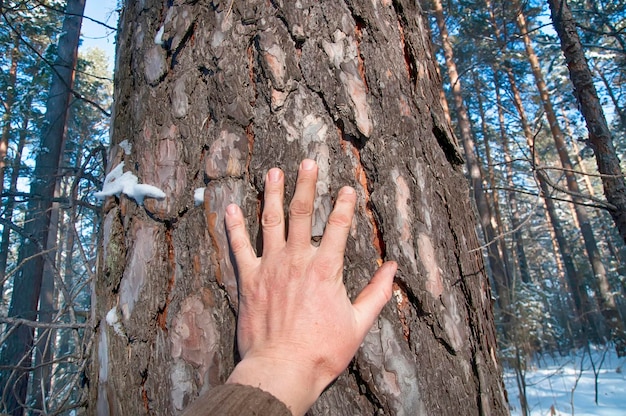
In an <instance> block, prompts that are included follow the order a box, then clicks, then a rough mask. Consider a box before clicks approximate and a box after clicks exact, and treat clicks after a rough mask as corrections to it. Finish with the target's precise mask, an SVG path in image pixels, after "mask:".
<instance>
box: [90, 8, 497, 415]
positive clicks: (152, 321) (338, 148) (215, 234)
mask: <svg viewBox="0 0 626 416" xmlns="http://www.w3.org/2000/svg"><path fill="white" fill-rule="evenodd" d="M425 25H426V22H425V21H424V20H423V18H422V16H421V11H420V9H419V6H417V5H416V3H415V2H413V1H408V0H398V1H394V2H391V1H388V0H385V1H379V2H371V1H369V0H367V1H366V0H353V1H322V2H318V1H299V2H282V1H274V2H271V3H266V2H265V1H261V0H250V1H246V2H243V1H237V0H235V1H234V2H233V1H230V0H224V1H222V2H218V1H214V2H213V3H212V4H211V5H210V6H209V5H207V4H206V3H204V2H195V3H174V5H171V3H170V2H160V1H154V0H146V1H143V2H134V1H128V2H127V3H126V5H125V7H124V8H123V9H122V15H121V20H120V26H119V27H120V31H119V34H118V46H119V50H118V58H117V65H116V67H117V69H116V71H117V72H116V85H115V103H116V104H115V109H114V122H113V132H112V148H111V157H110V159H109V160H110V161H111V166H110V168H109V170H110V169H111V168H113V167H115V166H117V165H118V163H120V162H121V161H123V162H124V170H126V171H129V170H130V171H131V172H132V173H133V174H135V175H137V176H138V178H139V181H140V182H141V183H145V184H150V185H153V186H157V187H159V188H160V189H162V190H163V191H164V192H165V194H166V198H165V199H164V200H162V201H157V200H154V199H151V198H146V200H145V201H144V205H143V206H141V205H137V203H136V202H135V200H133V199H130V198H128V197H126V196H121V197H120V198H109V199H108V200H107V201H106V202H105V207H104V212H105V213H104V215H105V217H104V224H103V237H104V238H103V250H102V251H101V253H102V258H101V260H100V270H99V275H98V279H97V283H96V287H95V293H96V296H95V297H94V302H95V304H94V306H95V319H96V322H99V326H98V331H97V335H96V336H97V346H96V347H95V348H94V355H93V363H94V365H93V368H92V372H91V381H90V384H91V385H92V386H93V388H92V389H91V392H92V397H91V400H90V403H93V404H94V405H93V407H92V408H90V409H89V413H91V414H98V415H113V414H128V415H146V414H159V415H168V414H176V413H178V412H179V411H180V410H181V409H182V408H184V407H185V405H187V404H188V403H190V402H191V401H192V400H194V399H195V397H196V396H197V395H198V393H199V392H200V391H204V390H207V389H211V388H212V386H215V385H218V384H220V383H223V382H224V381H225V379H226V378H227V376H228V375H229V373H230V372H231V370H232V369H233V366H234V365H235V362H236V357H235V354H234V351H235V345H234V342H235V316H236V309H237V291H236V279H235V273H234V270H233V265H232V262H231V260H230V254H229V249H228V244H227V240H226V235H225V230H224V225H223V211H224V209H225V207H226V205H227V204H228V203H230V202H236V203H238V204H240V205H241V206H242V208H243V209H244V212H247V213H249V217H248V227H249V230H250V231H251V233H252V236H253V240H254V239H256V241H259V239H260V234H259V212H260V208H261V206H260V204H261V202H260V196H261V194H262V191H263V177H264V175H265V173H266V172H267V170H268V169H269V168H270V167H272V166H280V167H281V168H283V169H284V170H285V172H286V178H287V185H286V194H287V198H291V196H292V193H293V188H294V185H295V179H296V177H295V173H296V168H297V166H298V164H299V162H300V160H301V159H303V158H305V157H312V158H314V159H316V160H317V162H318V164H319V167H320V169H319V172H320V175H319V183H318V186H317V196H316V202H315V215H314V218H315V219H314V224H313V234H314V236H315V237H316V238H317V237H319V236H321V235H322V232H323V227H324V223H325V220H326V219H327V217H328V214H329V213H330V210H331V208H332V204H333V198H334V196H335V194H336V192H337V190H338V189H339V188H340V187H341V186H343V185H352V186H353V187H355V189H356V190H357V193H358V195H359V201H358V203H357V209H356V214H355V223H354V229H353V232H352V233H351V238H350V240H349V242H348V249H347V252H346V263H345V281H346V287H347V289H348V292H349V293H350V294H352V295H354V294H355V293H357V291H358V290H359V289H360V288H362V287H363V285H365V284H366V282H367V280H368V279H369V276H370V275H371V274H372V272H373V271H374V270H375V269H376V267H377V266H378V264H379V263H380V261H382V260H386V259H395V260H397V261H398V262H399V264H400V271H399V272H398V275H397V277H396V281H395V286H394V293H395V296H394V300H392V301H391V302H390V303H389V304H388V305H387V306H386V307H385V308H384V310H383V312H382V314H381V316H380V318H379V320H378V321H377V323H376V324H375V325H374V327H373V328H372V330H371V332H370V333H369V334H368V336H367V337H366V339H365V341H364V343H363V345H362V348H361V349H360V350H359V352H358V353H357V356H356V358H355V360H354V361H353V362H352V364H351V365H350V367H349V369H348V370H347V371H346V372H344V373H343V374H342V375H341V376H340V377H339V378H338V380H337V381H336V382H335V383H333V385H332V386H331V387H329V388H328V389H327V390H326V391H325V392H324V394H323V395H322V397H321V398H320V399H319V400H318V401H317V402H316V404H315V405H314V406H313V408H312V409H311V410H310V411H309V414H310V415H328V414H333V415H344V414H345V415H348V414H349V415H353V414H359V415H373V414H389V415H416V414H438V415H457V414H458V412H459V409H461V408H462V409H463V412H464V414H467V415H479V414H484V415H504V414H508V408H507V404H506V399H505V397H504V395H503V386H502V378H501V375H500V369H499V368H498V367H499V366H498V363H497V361H496V339H495V330H494V326H493V315H492V310H491V308H492V307H491V297H490V296H491V294H490V290H489V285H488V281H487V278H486V276H485V272H484V264H483V261H482V256H481V253H480V250H476V248H477V247H478V246H479V242H478V240H477V237H476V232H475V227H474V222H473V220H474V218H473V215H472V209H471V205H470V202H469V199H468V197H467V195H468V188H467V183H466V180H465V178H464V176H463V173H462V170H461V166H460V164H462V158H461V156H460V155H459V152H458V150H457V147H456V143H455V142H454V137H453V134H452V130H451V128H450V126H449V124H448V123H446V122H445V116H444V114H443V111H442V108H441V106H440V105H439V88H440V79H439V77H438V76H437V72H436V69H435V62H434V59H433V56H432V53H431V50H430V39H429V38H428V37H427V36H426V29H425ZM155 40H156V43H155ZM123 140H128V141H129V142H130V143H131V144H132V149H130V151H129V152H128V153H127V152H126V151H125V150H124V149H123V147H122V146H120V143H121V142H122V141H123ZM202 187H204V188H205V190H204V203H203V204H202V205H201V206H194V199H193V195H194V189H196V188H202ZM259 244H260V243H259ZM259 248H260V247H259ZM105 316H106V317H108V319H105Z"/></svg>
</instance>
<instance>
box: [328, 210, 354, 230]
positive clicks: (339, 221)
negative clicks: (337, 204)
mask: <svg viewBox="0 0 626 416" xmlns="http://www.w3.org/2000/svg"><path fill="white" fill-rule="evenodd" d="M328 225H332V226H335V227H341V228H350V226H351V225H352V216H349V215H345V214H340V213H338V212H333V213H331V214H330V217H329V218H328Z"/></svg>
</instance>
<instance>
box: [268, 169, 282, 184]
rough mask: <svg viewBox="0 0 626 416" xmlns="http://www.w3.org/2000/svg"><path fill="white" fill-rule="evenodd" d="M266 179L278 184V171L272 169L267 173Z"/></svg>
mask: <svg viewBox="0 0 626 416" xmlns="http://www.w3.org/2000/svg"><path fill="white" fill-rule="evenodd" d="M267 177H268V179H269V181H270V182H278V181H280V169H278V168H272V169H270V170H269V172H267Z"/></svg>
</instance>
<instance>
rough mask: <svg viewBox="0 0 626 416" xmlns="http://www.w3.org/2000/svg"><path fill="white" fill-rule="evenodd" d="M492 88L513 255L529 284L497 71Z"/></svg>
mask: <svg viewBox="0 0 626 416" xmlns="http://www.w3.org/2000/svg"><path fill="white" fill-rule="evenodd" d="M494 87H495V91H496V104H497V107H498V126H499V129H500V141H501V142H502V153H503V154H504V162H505V172H506V180H507V185H508V187H509V188H510V190H509V192H508V193H507V195H508V203H509V206H510V212H511V227H512V228H513V244H514V245H515V254H516V257H517V265H518V268H519V272H520V277H521V278H522V282H524V283H530V282H531V278H530V268H529V267H528V260H527V259H526V251H525V249H524V239H523V233H522V226H523V224H522V221H521V218H520V212H519V209H518V205H517V195H516V193H515V190H514V189H515V183H514V182H513V176H514V173H513V159H512V158H511V152H510V150H509V138H508V135H507V131H506V127H505V123H504V110H503V106H502V100H501V97H500V88H501V86H500V76H499V74H498V71H497V70H496V69H494Z"/></svg>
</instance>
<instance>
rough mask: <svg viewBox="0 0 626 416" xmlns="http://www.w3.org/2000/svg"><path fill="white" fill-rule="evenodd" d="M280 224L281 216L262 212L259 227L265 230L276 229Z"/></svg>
mask: <svg viewBox="0 0 626 416" xmlns="http://www.w3.org/2000/svg"><path fill="white" fill-rule="evenodd" d="M282 222H283V217H282V215H279V214H277V213H275V212H263V215H262V216H261V225H262V226H263V227H265V228H273V227H277V226H279V225H280V224H281V223H282Z"/></svg>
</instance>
